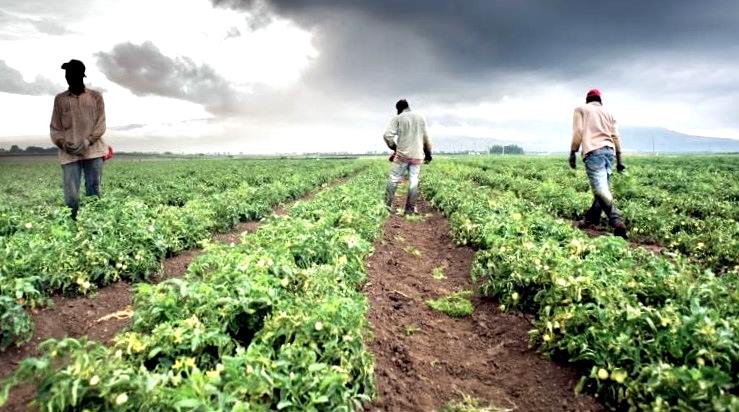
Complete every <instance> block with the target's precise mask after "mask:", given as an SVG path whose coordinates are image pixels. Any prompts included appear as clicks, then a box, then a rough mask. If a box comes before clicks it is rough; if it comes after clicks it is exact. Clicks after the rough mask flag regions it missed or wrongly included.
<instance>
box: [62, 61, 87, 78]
mask: <svg viewBox="0 0 739 412" xmlns="http://www.w3.org/2000/svg"><path fill="white" fill-rule="evenodd" d="M62 69H64V70H66V71H70V72H74V73H82V76H84V77H87V76H85V64H84V63H82V62H81V61H79V60H75V59H72V60H70V61H68V62H66V63H64V64H62Z"/></svg>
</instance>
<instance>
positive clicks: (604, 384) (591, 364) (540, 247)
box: [423, 163, 739, 411]
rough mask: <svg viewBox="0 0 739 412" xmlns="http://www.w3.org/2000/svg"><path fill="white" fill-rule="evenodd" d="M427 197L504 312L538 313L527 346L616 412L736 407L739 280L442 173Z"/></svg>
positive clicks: (435, 173)
mask: <svg viewBox="0 0 739 412" xmlns="http://www.w3.org/2000/svg"><path fill="white" fill-rule="evenodd" d="M435 166H436V167H435V168H430V169H429V171H428V172H427V173H426V178H425V182H424V185H423V190H424V192H425V193H426V194H427V196H428V197H429V198H430V199H431V200H432V202H433V204H435V205H436V206H437V207H439V208H440V209H442V210H443V211H444V213H446V214H447V215H449V216H450V220H451V223H452V228H453V233H454V236H455V239H456V241H458V242H459V243H463V244H469V245H472V246H474V247H476V248H478V249H479V251H478V253H477V255H476V258H475V262H474V265H473V273H472V274H473V278H475V279H476V281H478V282H480V285H481V291H482V293H483V294H484V295H488V296H491V297H495V298H497V299H498V300H499V301H500V302H501V308H502V309H503V310H507V309H520V310H523V311H525V312H528V313H533V314H536V321H535V323H534V329H533V330H532V331H531V343H532V345H535V346H537V347H538V348H539V349H540V350H541V351H542V352H544V353H546V354H549V355H550V356H552V357H554V358H557V359H564V360H567V361H570V362H573V363H574V364H575V365H577V366H578V367H579V368H581V370H582V371H583V373H584V376H583V378H582V379H581V381H580V383H579V385H578V389H579V390H583V391H588V392H593V393H595V394H596V395H597V396H598V397H600V398H601V399H602V400H603V402H604V403H605V404H606V405H607V406H609V407H612V408H614V409H619V410H625V409H629V410H680V411H702V410H718V411H728V410H737V408H739V396H737V394H738V392H737V391H738V390H739V386H738V382H737V379H736V371H737V370H739V339H738V338H739V292H737V289H736V284H737V281H739V273H737V271H736V270H731V271H728V272H727V273H725V274H724V275H723V276H721V277H717V276H715V275H714V274H713V273H712V272H710V271H704V270H702V269H701V268H700V267H699V266H696V265H695V264H693V263H690V262H688V261H687V260H686V259H685V258H681V257H680V256H676V257H674V258H673V259H667V258H665V257H662V256H656V255H653V254H652V253H650V252H648V251H646V250H644V249H641V248H634V247H631V246H630V245H629V244H628V243H626V242H624V241H623V240H622V239H620V238H617V237H612V236H602V237H597V238H589V237H588V236H586V235H584V234H583V233H582V232H581V231H579V230H577V229H574V228H573V227H572V226H571V224H570V223H569V222H568V221H565V220H562V219H558V218H555V217H553V216H551V215H550V214H549V210H548V208H546V207H535V206H532V204H531V202H529V201H526V200H523V199H521V198H519V197H518V195H517V194H516V193H514V191H497V190H493V189H490V188H486V187H480V186H477V185H476V184H474V183H473V182H470V181H466V180H465V179H464V176H465V175H466V173H467V172H468V171H466V170H465V167H464V166H461V167H460V166H458V165H452V164H448V163H447V164H436V165H435Z"/></svg>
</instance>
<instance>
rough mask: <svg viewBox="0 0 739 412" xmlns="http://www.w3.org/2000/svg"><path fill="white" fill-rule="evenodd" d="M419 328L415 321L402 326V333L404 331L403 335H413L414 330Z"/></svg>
mask: <svg viewBox="0 0 739 412" xmlns="http://www.w3.org/2000/svg"><path fill="white" fill-rule="evenodd" d="M420 330H421V328H419V327H418V325H416V324H415V323H409V324H407V325H405V326H403V333H405V336H413V335H414V334H415V333H416V332H418V331H420Z"/></svg>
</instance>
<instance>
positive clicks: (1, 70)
mask: <svg viewBox="0 0 739 412" xmlns="http://www.w3.org/2000/svg"><path fill="white" fill-rule="evenodd" d="M61 90H63V88H62V87H61V86H58V85H56V84H54V83H53V82H51V81H50V80H49V79H47V78H45V77H41V76H37V77H36V79H35V80H34V81H32V82H30V83H29V82H27V81H25V80H23V75H21V72H19V71H18V70H16V69H14V68H12V67H10V66H8V65H7V64H6V63H5V60H0V92H6V93H15V94H28V95H32V96H39V95H49V94H51V95H53V94H56V93H59V92H60V91H61Z"/></svg>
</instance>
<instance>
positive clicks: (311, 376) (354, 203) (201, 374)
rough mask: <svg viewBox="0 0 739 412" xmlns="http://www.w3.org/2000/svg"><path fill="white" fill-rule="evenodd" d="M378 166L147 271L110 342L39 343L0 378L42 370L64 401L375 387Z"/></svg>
mask: <svg viewBox="0 0 739 412" xmlns="http://www.w3.org/2000/svg"><path fill="white" fill-rule="evenodd" d="M382 174H384V173H382V171H380V170H379V169H377V168H371V169H370V170H369V171H366V172H364V173H362V174H361V175H359V176H357V177H355V178H352V179H351V180H350V181H348V182H347V183H346V184H344V185H340V186H336V187H333V188H330V189H327V190H325V191H323V192H321V193H319V194H317V195H316V196H315V197H314V198H313V199H311V200H309V201H305V202H298V203H297V204H296V205H294V206H293V207H292V209H291V210H290V213H289V215H288V216H272V217H270V218H269V219H267V220H266V221H265V223H264V224H263V225H262V226H261V227H260V229H259V230H257V231H256V232H254V233H252V234H248V235H246V236H244V237H243V242H242V243H241V244H237V245H209V246H208V247H207V250H206V253H204V254H203V255H201V256H200V257H198V258H197V259H196V261H194V262H193V264H192V265H191V266H190V268H189V269H188V272H187V273H186V275H185V276H184V277H183V278H180V279H170V280H167V281H165V282H163V283H160V284H157V285H151V284H146V283H140V284H139V285H138V287H137V290H136V293H135V299H134V311H135V312H134V319H133V325H132V327H131V331H129V332H126V333H122V334H119V335H118V336H117V337H116V340H115V344H114V345H113V346H112V347H110V348H109V347H106V346H104V345H102V344H98V343H94V342H89V341H85V340H75V339H65V340H61V341H48V342H46V343H44V344H43V348H42V349H43V351H44V352H43V353H44V355H43V356H42V357H40V358H35V359H27V360H24V361H23V362H22V363H21V365H20V367H19V369H18V370H17V371H16V373H15V374H14V375H12V376H11V377H10V378H9V379H8V380H6V381H5V382H4V383H3V392H1V393H3V395H2V397H0V404H2V402H3V401H4V397H5V396H6V395H7V393H8V392H7V391H8V390H9V389H10V387H11V386H13V385H15V384H17V383H18V382H19V381H23V380H28V379H34V378H35V379H36V381H37V382H38V383H39V385H38V391H37V396H36V401H37V402H38V404H39V405H43V407H44V410H46V411H60V410H70V409H74V410H83V409H85V410H90V411H97V410H110V409H117V410H233V411H246V410H249V411H260V410H264V411H266V410H300V411H310V410H336V411H342V410H343V411H350V410H355V409H356V408H359V407H361V405H362V403H363V402H364V401H366V400H368V399H369V398H370V397H371V396H372V394H373V363H372V359H371V356H370V354H369V353H368V352H367V350H366V348H365V346H364V335H365V332H366V330H367V325H366V318H365V315H366V310H367V302H366V299H365V297H364V295H363V294H362V292H361V290H360V287H361V285H362V283H363V282H364V280H365V277H366V275H365V273H364V259H365V258H366V257H367V256H368V255H369V254H370V253H371V251H372V242H373V240H374V238H375V236H376V235H377V234H378V233H379V232H380V231H381V228H382V223H383V221H384V219H385V217H386V215H387V212H386V211H385V208H384V206H383V202H382V190H381V189H382V183H383V182H382V179H381V176H382Z"/></svg>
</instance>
